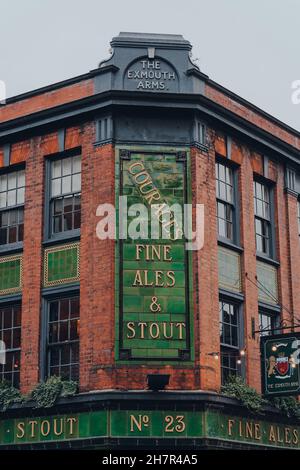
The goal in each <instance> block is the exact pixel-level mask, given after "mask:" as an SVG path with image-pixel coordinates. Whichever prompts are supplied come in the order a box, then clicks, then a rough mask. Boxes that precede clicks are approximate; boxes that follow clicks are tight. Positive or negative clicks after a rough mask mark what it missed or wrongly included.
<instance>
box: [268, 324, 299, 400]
mask: <svg viewBox="0 0 300 470" xmlns="http://www.w3.org/2000/svg"><path fill="white" fill-rule="evenodd" d="M299 354H300V333H287V334H284V335H274V336H263V337H262V338H261V358H262V385H263V393H264V394H265V395H269V396H271V395H274V396H275V395H299V394H300V370H299Z"/></svg>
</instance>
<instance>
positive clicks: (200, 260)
mask: <svg viewBox="0 0 300 470" xmlns="http://www.w3.org/2000/svg"><path fill="white" fill-rule="evenodd" d="M94 138H95V129H94V124H93V123H86V124H84V125H82V126H78V127H73V128H70V129H67V130H66V140H65V142H66V147H68V148H71V147H75V146H78V145H81V146H82V228H81V246H80V251H81V263H80V271H81V287H80V299H81V321H80V388H81V390H96V389H108V388H115V389H127V388H129V389H130V388H131V389H132V388H133V389H144V388H146V376H147V374H148V373H151V372H152V373H154V372H164V373H170V374H171V381H170V386H169V388H170V389H203V390H218V389H219V387H220V362H219V361H218V360H217V361H216V359H215V358H214V357H213V356H212V355H211V354H210V353H212V352H218V351H219V308H218V260H217V234H216V205H215V156H216V153H217V152H216V151H215V150H217V151H218V154H219V155H220V153H221V152H220V149H223V153H224V152H225V151H226V145H225V136H224V135H223V136H222V135H221V134H220V133H218V134H217V135H215V133H214V131H211V142H212V145H211V147H210V149H209V152H208V153H207V152H203V151H200V150H199V149H196V148H192V149H191V167H192V170H191V173H192V194H193V204H196V203H199V204H204V206H205V242H204V247H203V249H202V250H200V251H197V252H193V255H192V257H193V278H194V320H193V327H194V341H195V363H194V365H191V366H188V367H185V366H180V365H177V366H172V365H169V366H155V367H154V366H148V365H118V364H116V363H115V360H114V355H115V350H114V348H115V303H114V282H115V279H114V259H115V258H114V256H115V252H114V251H115V242H114V241H110V240H104V241H101V240H99V239H98V238H97V237H96V225H97V222H98V220H99V218H98V217H97V216H96V209H97V206H98V205H99V204H100V203H103V202H110V203H112V204H114V200H115V149H114V147H113V146H112V145H111V144H107V145H104V146H100V147H94V145H93V142H94ZM231 148H232V155H231V157H232V160H233V161H235V162H236V163H238V164H239V197H240V216H241V217H240V219H241V223H240V230H241V245H242V247H243V253H242V255H241V260H242V263H241V266H242V284H243V293H244V295H245V302H244V315H245V346H246V358H245V360H246V366H247V380H248V382H249V383H250V384H251V385H252V386H254V387H256V388H257V389H258V390H259V389H260V373H259V361H260V357H259V338H258V336H256V337H255V338H254V339H253V338H252V334H251V330H252V324H251V321H252V318H254V320H255V327H256V329H257V328H258V304H257V302H258V300H257V287H256V286H255V285H254V284H253V282H254V283H255V276H256V253H255V234H254V222H253V221H254V208H253V186H252V181H253V172H254V171H255V172H256V173H262V170H263V164H262V157H261V156H260V155H258V154H255V153H253V152H251V151H250V150H249V148H247V147H246V146H245V145H243V144H242V143H241V142H237V141H236V140H233V141H232V146H231ZM57 151H58V136H57V133H52V134H48V135H45V136H43V137H36V138H33V139H31V140H28V141H24V142H21V143H18V144H15V145H13V146H12V157H13V161H14V162H17V161H18V162H19V161H21V160H25V159H26V186H27V188H26V211H25V239H24V280H23V310H22V311H23V313H22V314H23V320H22V358H21V364H22V366H21V386H22V390H23V391H28V390H30V389H31V388H32V387H33V385H34V384H35V383H36V382H37V381H38V380H39V347H40V343H39V340H40V317H41V284H42V236H43V207H44V157H45V155H49V154H51V153H56V152H57ZM224 158H226V157H225V156H224ZM269 176H271V178H272V179H273V180H274V182H276V191H275V212H276V243H277V252H278V254H279V256H280V261H281V266H280V269H279V295H280V301H281V302H282V303H284V305H285V306H286V307H287V309H288V310H290V311H291V312H292V315H289V314H288V313H287V311H286V310H283V317H284V318H286V319H288V320H290V319H291V318H292V316H293V315H297V316H298V317H299V316H300V312H299V308H298V305H299V300H300V298H299V296H300V294H299V292H300V289H299V287H300V286H299V282H300V281H299V275H298V269H299V268H298V266H299V263H298V262H297V260H300V247H299V239H298V228H297V217H296V215H297V205H296V202H297V200H296V198H295V197H294V196H291V195H287V194H286V193H285V192H284V168H283V165H281V164H278V163H273V162H269ZM291 260H294V261H295V262H293V263H291Z"/></svg>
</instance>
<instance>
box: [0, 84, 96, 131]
mask: <svg viewBox="0 0 300 470" xmlns="http://www.w3.org/2000/svg"><path fill="white" fill-rule="evenodd" d="M93 93H94V81H93V80H92V79H90V80H84V81H81V82H78V83H75V84H73V85H68V86H65V87H62V88H59V89H56V90H53V91H47V92H41V93H39V94H38V95H36V96H32V97H30V98H25V99H21V100H19V101H16V102H14V103H10V104H7V105H6V106H1V107H0V123H1V122H4V121H10V120H11V119H16V118H18V117H21V116H26V115H28V114H32V113H36V112H38V111H42V110H44V109H49V108H53V107H54V106H59V105H61V104H65V103H70V102H71V101H75V100H79V99H81V98H85V97H87V96H90V95H92V94H93Z"/></svg>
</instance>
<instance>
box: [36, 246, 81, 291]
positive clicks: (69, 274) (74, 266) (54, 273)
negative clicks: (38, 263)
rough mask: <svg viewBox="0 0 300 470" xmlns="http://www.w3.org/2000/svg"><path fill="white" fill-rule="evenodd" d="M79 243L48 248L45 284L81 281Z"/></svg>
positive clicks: (45, 259)
mask: <svg viewBox="0 0 300 470" xmlns="http://www.w3.org/2000/svg"><path fill="white" fill-rule="evenodd" d="M79 278H80V273H79V243H70V244H68V245H61V246H55V247H53V248H46V250H45V256H44V286H45V287H49V286H56V285H60V284H64V283H68V282H75V281H79Z"/></svg>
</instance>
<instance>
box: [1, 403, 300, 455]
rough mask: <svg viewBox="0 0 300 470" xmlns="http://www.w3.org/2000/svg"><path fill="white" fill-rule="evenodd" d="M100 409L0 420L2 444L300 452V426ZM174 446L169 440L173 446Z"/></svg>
mask: <svg viewBox="0 0 300 470" xmlns="http://www.w3.org/2000/svg"><path fill="white" fill-rule="evenodd" d="M178 408H179V410H178V411H174V409H172V410H168V409H163V410H162V409H155V410H147V409H144V408H143V407H142V409H140V410H136V409H135V410H120V409H112V410H101V411H90V412H82V413H74V414H69V415H55V416H53V415H50V416H42V417H35V416H30V417H20V418H14V419H2V420H0V445H8V446H10V445H11V446H14V445H20V444H37V443H47V442H49V443H50V442H57V445H58V448H59V442H62V441H72V440H85V439H91V438H106V439H107V438H120V439H122V438H134V439H136V438H141V439H142V438H144V439H151V438H161V439H168V440H170V439H174V443H175V439H176V440H177V439H187V438H188V439H213V440H214V441H224V442H227V443H232V444H234V443H240V444H245V445H249V444H255V445H257V446H267V447H269V448H272V447H274V448H287V449H288V448H295V449H299V448H300V427H299V426H298V425H295V424H292V423H289V424H282V423H276V422H272V421H269V420H267V419H264V418H263V416H262V415H258V416H254V415H251V416H250V415H249V416H248V417H245V416H243V417H241V416H234V415H231V414H229V413H228V412H226V411H221V410H214V409H208V408H206V409H205V410H194V411H191V410H189V411H187V410H184V409H182V405H181V406H179V407H178ZM169 442H170V441H169Z"/></svg>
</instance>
